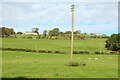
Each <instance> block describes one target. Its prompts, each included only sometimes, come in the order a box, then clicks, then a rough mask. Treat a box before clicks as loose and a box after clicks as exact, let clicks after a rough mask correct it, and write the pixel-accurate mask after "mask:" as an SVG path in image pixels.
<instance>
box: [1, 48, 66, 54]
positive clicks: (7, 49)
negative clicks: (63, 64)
mask: <svg viewBox="0 0 120 80" xmlns="http://www.w3.org/2000/svg"><path fill="white" fill-rule="evenodd" d="M0 50H6V51H21V52H36V53H56V54H57V53H58V54H64V52H60V51H50V50H33V49H28V48H27V49H23V48H0Z"/></svg>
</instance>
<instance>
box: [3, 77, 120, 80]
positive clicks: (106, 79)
mask: <svg viewBox="0 0 120 80" xmlns="http://www.w3.org/2000/svg"><path fill="white" fill-rule="evenodd" d="M1 80H119V79H118V78H27V77H14V78H4V77H3V78H1Z"/></svg>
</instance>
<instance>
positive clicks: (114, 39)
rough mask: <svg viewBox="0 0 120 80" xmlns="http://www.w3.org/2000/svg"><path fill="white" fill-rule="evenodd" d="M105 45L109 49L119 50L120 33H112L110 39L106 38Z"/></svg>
mask: <svg viewBox="0 0 120 80" xmlns="http://www.w3.org/2000/svg"><path fill="white" fill-rule="evenodd" d="M105 47H106V48H107V49H108V50H113V51H118V50H120V33H119V34H112V35H111V37H110V38H108V40H106V45H105Z"/></svg>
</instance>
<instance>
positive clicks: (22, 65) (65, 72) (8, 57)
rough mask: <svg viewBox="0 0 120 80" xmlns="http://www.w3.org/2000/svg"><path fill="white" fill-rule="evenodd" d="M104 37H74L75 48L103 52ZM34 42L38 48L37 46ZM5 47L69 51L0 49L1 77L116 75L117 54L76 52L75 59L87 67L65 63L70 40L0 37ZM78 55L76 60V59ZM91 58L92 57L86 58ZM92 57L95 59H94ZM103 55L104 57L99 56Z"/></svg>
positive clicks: (68, 55) (112, 76)
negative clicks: (60, 52)
mask: <svg viewBox="0 0 120 80" xmlns="http://www.w3.org/2000/svg"><path fill="white" fill-rule="evenodd" d="M105 40H106V39H85V40H75V41H74V50H77V51H90V52H95V51H103V52H108V50H106V49H105ZM36 43H37V47H36ZM2 47H4V48H31V49H40V50H42V49H43V50H52V51H55V50H58V51H62V52H65V53H68V54H48V53H32V52H15V51H14V52H13V51H2V67H3V71H2V77H6V78H11V77H25V78H28V77H29V78H68V77H69V78H117V77H118V55H107V54H106V55H105V54H103V55H101V56H100V55H95V54H88V55H86V54H83V55H82V54H81V55H80V54H76V55H74V56H73V58H74V61H76V62H81V61H85V63H86V66H78V67H70V66H65V64H67V63H68V62H69V61H70V40H42V39H41V40H37V39H15V38H3V39H2ZM78 57H79V60H78ZM89 58H91V59H89ZM95 58H98V59H97V60H95ZM102 58H103V59H102Z"/></svg>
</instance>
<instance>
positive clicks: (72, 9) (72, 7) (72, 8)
mask: <svg viewBox="0 0 120 80" xmlns="http://www.w3.org/2000/svg"><path fill="white" fill-rule="evenodd" d="M74 6H75V5H74V4H72V5H71V11H72V32H71V61H72V60H73V38H74V37H73V36H74V34H73V33H74Z"/></svg>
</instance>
